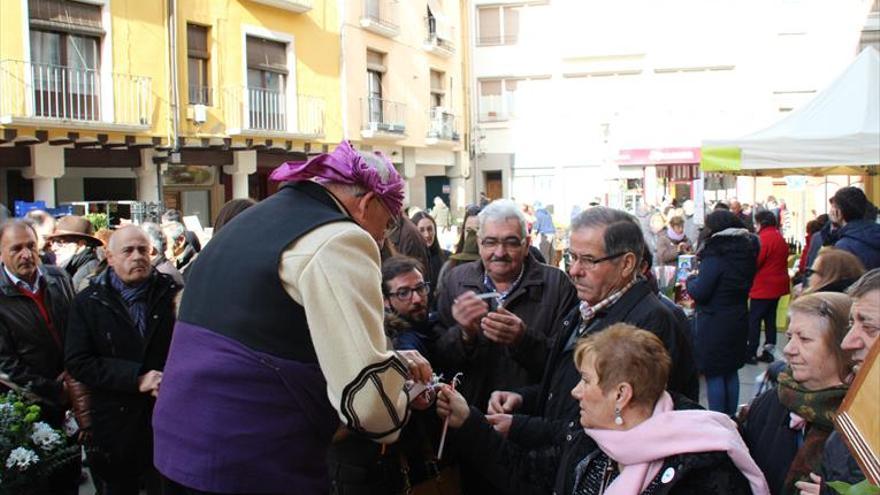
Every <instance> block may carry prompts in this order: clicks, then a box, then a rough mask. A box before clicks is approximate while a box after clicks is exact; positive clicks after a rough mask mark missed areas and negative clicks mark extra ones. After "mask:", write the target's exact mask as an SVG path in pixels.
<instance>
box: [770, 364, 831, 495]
mask: <svg viewBox="0 0 880 495" xmlns="http://www.w3.org/2000/svg"><path fill="white" fill-rule="evenodd" d="M778 380H779V386H778V387H777V389H776V393H777V395H778V397H779V402H780V403H781V404H782V405H783V406H784V407H785V408H786V409H788V410H789V411H791V413H792V414H794V415H797V416H798V417H799V418H803V420H804V421H806V425H805V426H804V427H802V428H803V431H804V433H805V435H804V443H803V445H802V446H801V448H799V449H798V451H797V454H795V456H794V460H792V462H791V467H790V468H789V469H788V473H787V474H786V475H785V485H784V486H783V489H782V493H784V494H796V493H798V489H797V488H795V486H794V484H795V483H796V482H798V481H810V472H814V473H819V472H821V471H820V468H821V464H822V451H823V450H824V448H825V440H827V439H828V436H829V435H830V434H831V432H832V431H834V423H833V419H834V415H835V412H836V411H837V408H838V407H839V406H840V403H841V402H843V398H844V396H846V392H847V389H848V387H847V386H846V385H838V386H835V387H830V388H826V389H822V390H807V389H805V388H804V387H803V386H802V385H801V384H800V383H798V382H796V381H795V379H794V378H793V377H792V374H791V368H786V369H785V371H783V372H782V373H779V378H778ZM792 424H798V425H799V424H800V423H799V422H796V421H792ZM795 429H800V428H795Z"/></svg>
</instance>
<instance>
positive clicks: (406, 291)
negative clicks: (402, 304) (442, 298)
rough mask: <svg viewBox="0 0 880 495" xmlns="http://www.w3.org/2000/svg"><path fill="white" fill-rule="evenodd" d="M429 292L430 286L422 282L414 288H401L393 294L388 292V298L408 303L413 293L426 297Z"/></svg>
mask: <svg viewBox="0 0 880 495" xmlns="http://www.w3.org/2000/svg"><path fill="white" fill-rule="evenodd" d="M430 290H431V284H430V283H429V282H422V283H420V284H419V285H416V286H415V287H401V288H400V289H397V290H396V291H394V292H389V293H388V297H396V298H397V299H399V300H401V301H409V300H411V299H412V296H413V293H416V292H417V293H418V294H419V295H420V296H422V297H424V296H427V295H428V292H429V291H430Z"/></svg>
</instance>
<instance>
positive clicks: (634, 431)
mask: <svg viewBox="0 0 880 495" xmlns="http://www.w3.org/2000/svg"><path fill="white" fill-rule="evenodd" d="M673 408H674V405H673V403H672V397H671V396H670V395H669V393H668V392H663V395H661V396H660V399H658V400H657V404H656V405H655V406H654V413H653V414H652V415H651V417H649V418H648V419H646V420H645V421H643V422H642V423H641V424H639V425H636V426H634V427H633V428H630V429H629V430H605V429H593V428H586V429H584V431H585V432H586V433H587V435H589V436H590V437H591V438H592V439H593V440H595V441H596V443H597V444H598V445H599V448H600V449H602V452H605V454H607V455H608V457H610V458H611V459H613V460H614V461H616V462H617V463H618V464H620V466H621V471H620V475H619V476H618V477H617V478H615V479H614V481H613V482H612V483H611V485H609V486H608V489H607V490H606V491H605V495H638V494H639V493H641V492H642V491H643V490H644V489H645V488H646V487H647V486H648V485H649V484H650V483H651V480H653V479H654V478H655V477H656V476H657V473H659V472H660V468H661V467H663V462H664V460H665V459H666V458H667V457H671V456H674V455H678V454H687V453H698V452H726V453H727V455H728V456H729V457H730V460H731V461H733V463H734V464H735V465H736V467H737V469H739V470H740V471H741V472H742V474H743V476H745V477H746V479H747V480H748V482H749V485H750V486H751V489H752V493H753V494H754V495H769V493H770V489H769V488H768V487H767V481H766V480H765V479H764V474H763V473H761V470H760V469H759V468H758V465H757V464H755V461H754V460H752V458H751V456H750V455H749V449H748V447H746V444H745V443H744V442H743V440H742V437H740V435H739V432H738V431H737V428H736V423H734V422H733V420H731V419H730V418H729V417H728V416H727V415H726V414H722V413H718V412H714V411H704V410H686V411H675V410H673Z"/></svg>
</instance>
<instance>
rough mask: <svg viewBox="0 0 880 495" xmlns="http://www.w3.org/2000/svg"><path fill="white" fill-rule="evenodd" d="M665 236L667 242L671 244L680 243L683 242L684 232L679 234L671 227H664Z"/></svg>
mask: <svg viewBox="0 0 880 495" xmlns="http://www.w3.org/2000/svg"><path fill="white" fill-rule="evenodd" d="M666 235H667V236H669V240H670V241H672V242H681V241H683V240H684V231H682V233H681V234H679V233H678V232H676V231H675V229H673V228H672V227H666Z"/></svg>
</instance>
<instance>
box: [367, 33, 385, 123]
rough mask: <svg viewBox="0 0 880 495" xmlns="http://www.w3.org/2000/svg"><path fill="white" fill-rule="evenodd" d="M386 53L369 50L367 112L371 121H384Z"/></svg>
mask: <svg viewBox="0 0 880 495" xmlns="http://www.w3.org/2000/svg"><path fill="white" fill-rule="evenodd" d="M384 73H385V54H384V53H380V52H375V51H373V50H367V114H368V115H369V118H370V122H382V117H383V112H382V110H383V109H382V76H383V75H384Z"/></svg>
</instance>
